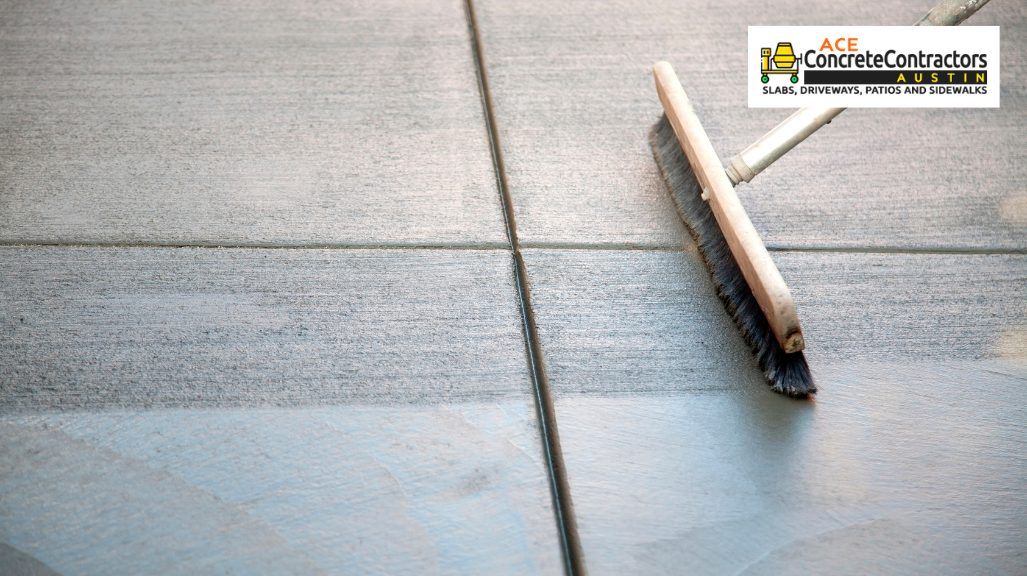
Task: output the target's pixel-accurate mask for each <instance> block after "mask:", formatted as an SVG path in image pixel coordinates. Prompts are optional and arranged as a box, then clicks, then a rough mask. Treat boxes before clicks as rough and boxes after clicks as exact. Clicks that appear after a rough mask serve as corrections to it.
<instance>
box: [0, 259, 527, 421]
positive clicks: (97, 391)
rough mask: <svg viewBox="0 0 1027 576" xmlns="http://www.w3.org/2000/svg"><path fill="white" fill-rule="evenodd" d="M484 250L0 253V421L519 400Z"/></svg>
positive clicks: (510, 329) (515, 314)
mask: <svg viewBox="0 0 1027 576" xmlns="http://www.w3.org/2000/svg"><path fill="white" fill-rule="evenodd" d="M511 265H512V262H511V259H510V255H509V253H507V252H506V251H502V250H495V251H476V250H449V251H446V250H321V249H275V250H269V249H263V250H256V249H210V248H157V249H153V248H64V247H0V276H3V277H5V278H14V279H17V281H16V282H7V283H4V284H2V285H0V302H3V305H2V307H0V327H2V329H3V334H4V336H3V339H2V340H0V392H2V394H0V407H3V408H32V409H42V408H62V409H69V408H110V407H112V406H197V405H209V406H226V405H269V404H270V405H310V404H335V403H348V402H353V401H359V402H419V403H433V404H438V403H445V402H459V401H461V400H474V401H489V400H495V399H501V398H505V397H511V396H512V397H522V398H526V397H527V396H528V395H530V394H531V393H532V388H531V382H530V379H529V374H528V373H527V372H526V371H525V366H526V365H527V359H526V357H525V355H524V344H523V340H522V337H521V324H520V313H519V310H518V308H517V304H516V300H515V298H514V295H515V288H514V285H513V275H512V266H511Z"/></svg>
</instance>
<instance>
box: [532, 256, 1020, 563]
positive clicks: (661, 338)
mask: <svg viewBox="0 0 1027 576" xmlns="http://www.w3.org/2000/svg"><path fill="white" fill-rule="evenodd" d="M774 256H775V259H776V260H777V262H778V264H779V265H780V267H781V269H782V273H783V274H784V276H785V278H786V279H788V281H789V283H790V285H791V287H792V289H793V292H794V294H795V297H796V300H797V303H798V305H799V310H800V315H801V318H802V321H803V323H804V331H805V333H806V335H807V350H806V354H807V357H808V359H809V362H810V365H811V367H812V369H813V373H814V376H815V377H816V379H817V384H818V386H819V387H820V390H821V391H820V393H819V394H818V396H817V398H816V400H814V401H810V402H803V401H795V400H791V399H787V398H784V397H780V396H778V395H776V394H774V393H773V392H771V391H770V390H769V389H768V387H767V386H766V384H765V383H764V382H763V380H762V375H761V374H760V372H759V370H758V368H757V367H756V365H755V362H754V361H753V360H752V356H751V355H750V354H749V352H748V350H747V349H746V347H745V346H744V344H743V343H742V342H741V338H740V336H739V335H738V333H737V331H736V330H735V328H734V326H733V325H732V324H731V321H730V319H729V317H728V316H727V313H726V312H725V311H724V310H723V309H722V307H721V305H720V302H719V301H718V300H717V298H716V296H715V295H714V293H713V290H712V287H711V286H710V282H709V281H708V279H707V278H706V277H705V271H704V270H702V264H701V263H699V262H698V260H697V257H696V255H694V254H692V253H690V252H669V251H668V252H652V251H601V250H574V251H567V250H562V251H557V250H529V251H527V253H526V257H527V261H528V265H529V271H530V274H531V287H532V297H533V302H534V304H535V307H536V320H537V322H538V331H539V335H540V338H541V345H542V349H543V351H544V355H545V359H546V367H547V371H548V374H549V378H550V384H551V386H552V388H553V389H554V390H555V391H556V394H557V400H556V413H557V419H558V422H559V425H560V435H561V443H562V446H563V453H564V458H565V460H566V464H567V472H568V478H569V481H570V486H571V495H572V497H573V499H574V503H575V509H576V514H577V519H578V526H579V529H580V532H581V537H582V542H583V545H584V550H585V560H586V563H587V564H588V566H589V568H590V570H591V573H594V574H625V573H647V574H650V573H661V574H680V573H689V574H725V573H728V574H739V573H745V574H859V573H875V574H882V573H887V574H908V573H932V574H935V573H937V574H966V573H989V574H1018V573H1022V572H1023V570H1024V568H1025V567H1027V560H1025V557H1024V554H1023V545H1022V543H1023V541H1024V540H1025V538H1027V486H1025V485H1024V483H1023V481H1022V479H1023V478H1024V474H1025V473H1027V460H1025V459H1024V458H1023V453H1024V448H1025V447H1027V437H1025V435H1024V424H1023V423H1024V422H1025V421H1027V411H1025V409H1024V406H1025V405H1027V393H1025V391H1027V388H1025V387H1024V385H1023V384H1024V382H1025V381H1027V310H1025V306H1027V304H1025V302H1027V299H1025V298H1024V296H1025V295H1027V275H1025V273H1024V272H1025V270H1027V257H1024V256H1020V255H1016V256H1010V255H965V254H964V255H955V254H872V253H853V254H839V253H799V252H796V253H775V254H774Z"/></svg>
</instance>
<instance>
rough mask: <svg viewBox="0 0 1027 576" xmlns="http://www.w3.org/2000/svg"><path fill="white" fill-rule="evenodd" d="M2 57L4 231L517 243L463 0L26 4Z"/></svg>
mask: <svg viewBox="0 0 1027 576" xmlns="http://www.w3.org/2000/svg"><path fill="white" fill-rule="evenodd" d="M0 55H2V57H0V77H2V78H3V82H2V83H0V240H5V241H12V240H13V241H34V242H35V241H41V242H148V243H152V242H155V243H172V244H173V243H203V244H214V245H217V244H219V243H227V244H267V243H272V244H276V243H277V244H283V243H284V244H295V243H341V244H362V245H364V244H370V245H375V244H383V243H385V244H395V243H420V244H425V243H428V244H440V243H493V244H495V243H503V242H505V240H506V237H505V234H504V231H503V220H502V212H501V209H500V203H499V198H498V196H497V193H496V186H495V176H494V172H493V169H492V163H491V157H490V153H489V145H488V138H487V131H486V129H485V123H484V117H483V112H482V107H481V97H480V95H479V91H478V85H477V80H476V77H475V68H474V61H473V57H472V52H471V49H470V37H469V35H468V31H467V23H466V19H465V15H464V11H463V2H461V1H460V0H446V1H443V2H436V1H416V2H398V1H388V2H359V3H354V2H314V1H299V2H273V1H257V2H245V3H233V2H218V3H207V2H171V3H168V2H155V1H149V0H147V1H143V2H117V3H111V2H97V1H92V0H90V1H80V0H73V1H52V2H14V3H10V2H8V3H5V7H4V9H3V16H2V17H0Z"/></svg>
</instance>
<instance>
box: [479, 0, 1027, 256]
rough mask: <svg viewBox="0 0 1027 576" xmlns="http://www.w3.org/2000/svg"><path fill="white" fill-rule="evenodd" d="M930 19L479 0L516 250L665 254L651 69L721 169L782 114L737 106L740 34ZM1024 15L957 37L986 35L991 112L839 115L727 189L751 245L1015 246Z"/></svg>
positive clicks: (994, 17)
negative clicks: (747, 219) (993, 100)
mask: <svg viewBox="0 0 1027 576" xmlns="http://www.w3.org/2000/svg"><path fill="white" fill-rule="evenodd" d="M932 4H933V2H911V1H906V2H900V3H898V4H896V5H893V6H889V8H888V9H887V10H882V9H881V8H880V7H878V6H877V5H873V4H868V3H859V2H826V1H821V2H812V3H811V2H801V1H798V0H786V1H783V2H778V3H775V4H774V7H773V10H768V9H767V5H766V4H764V3H759V2H749V1H744V0H738V1H733V2H726V3H725V2H717V3H709V2H706V3H701V4H698V5H688V6H685V5H683V4H681V3H680V2H669V1H666V2H656V3H648V4H646V5H644V6H641V5H639V4H638V3H635V2H604V3H602V4H601V5H597V4H596V3H595V2H587V1H571V2H561V3H558V4H554V3H552V2H545V1H528V2H497V1H492V0H479V1H478V2H476V5H477V6H478V13H479V20H480V22H481V28H482V31H483V34H482V35H483V41H484V44H485V52H486V58H487V62H488V71H489V76H490V80H491V84H492V90H493V99H494V100H495V108H496V114H497V116H498V123H499V128H500V134H501V136H502V139H503V144H504V146H503V150H504V153H505V156H506V165H507V168H508V171H509V177H510V185H511V191H512V193H513V197H514V203H515V207H516V212H517V218H518V225H519V228H520V237H521V240H522V242H524V243H525V244H526V245H533V244H534V245H539V244H554V243H555V244H560V243H578V244H602V245H616V244H635V245H647V246H648V245H652V246H666V247H673V246H679V245H680V244H681V241H680V229H679V226H678V224H677V222H675V221H673V219H671V218H670V217H669V215H670V214H672V213H673V209H672V208H670V207H669V204H668V203H667V202H666V198H665V197H664V194H665V193H664V192H662V191H663V190H664V188H663V186H662V184H661V182H660V180H659V175H658V173H657V172H656V169H655V168H654V166H653V162H652V158H651V155H650V152H649V148H648V146H647V143H646V133H647V131H648V129H649V127H650V126H651V125H652V124H654V123H655V122H656V121H657V119H658V118H659V115H660V113H661V109H660V105H659V102H658V100H657V98H656V94H655V92H654V89H653V85H652V79H651V73H650V69H651V66H652V64H653V62H654V61H656V60H659V59H667V60H670V61H671V62H672V63H674V64H675V65H676V67H677V70H678V74H679V76H681V79H682V82H683V83H684V84H685V88H686V89H687V90H688V91H689V93H690V95H691V96H692V99H693V101H694V102H695V103H696V105H697V109H698V112H699V115H700V118H701V119H702V121H703V123H704V126H705V128H706V130H707V131H708V133H709V135H710V137H711V139H712V141H713V144H714V146H715V147H716V149H717V150H718V151H719V152H720V154H721V157H722V158H725V159H726V158H729V157H730V156H732V155H733V154H735V153H736V152H738V151H739V150H741V149H742V148H744V147H745V146H747V145H748V144H749V143H751V142H752V141H753V140H755V139H756V138H758V137H759V136H760V135H762V134H763V133H764V132H765V131H766V130H768V129H770V128H772V127H773V126H774V125H775V124H777V123H778V122H779V121H780V120H782V119H783V118H785V117H786V116H787V114H789V113H790V111H788V110H758V109H753V110H749V109H748V108H747V107H746V106H747V104H746V96H745V83H746V79H745V69H746V68H745V61H746V60H745V58H746V56H745V50H746V26H748V25H750V24H765V25H775V24H780V25H784V24H807V25H827V24H866V25H874V24H876V25H896V24H907V23H912V22H914V21H915V20H917V19H918V18H919V17H920V16H922V15H923V14H924V13H925V12H926V11H927V9H928V8H929V7H930V6H931V5H932ZM1025 17H1027V8H1025V6H1024V4H1023V3H1009V2H1006V3H992V4H990V5H988V6H987V7H985V8H984V9H982V10H981V12H980V13H978V14H977V15H975V16H974V17H973V19H972V21H971V22H970V23H973V24H980V25H1001V26H1002V47H1001V48H1002V72H1003V75H1002V79H1003V82H1002V92H1001V101H1002V108H1001V109H998V110H853V111H849V112H846V113H845V114H843V115H842V116H841V117H839V118H838V119H837V120H836V121H835V122H834V123H832V125H831V126H829V127H827V128H825V129H824V130H823V131H822V132H821V133H818V134H817V135H815V136H814V137H813V139H812V140H811V141H809V142H807V143H805V144H804V145H802V146H799V147H798V148H797V149H795V150H794V151H792V152H791V153H789V155H787V156H786V157H785V158H783V159H782V160H780V161H779V163H778V164H777V165H775V166H773V167H771V168H770V169H768V170H767V172H766V173H764V174H763V175H762V176H760V177H759V178H758V179H757V180H756V181H755V182H754V183H753V184H751V185H746V186H743V187H741V188H739V193H740V196H741V198H742V201H743V202H744V204H745V206H746V207H747V209H748V210H749V213H750V215H751V217H752V219H753V221H754V224H755V225H756V228H757V229H758V230H759V231H760V232H761V234H762V235H763V236H764V238H765V240H766V241H767V242H768V244H771V245H774V246H781V247H788V246H792V247H794V246H803V247H811V246H819V247H823V246H832V247H837V246H846V247H855V246H879V247H885V246H887V247H919V248H939V247H947V248H956V247H958V248H972V249H982V248H1001V249H1015V250H1024V249H1025V248H1027V225H1025V224H1027V208H1025V207H1027V196H1025V193H1024V191H1023V182H1024V181H1025V180H1027V156H1025V154H1027V153H1025V152H1024V150H1025V147H1024V146H1023V137H1022V134H1024V133H1025V132H1027V114H1025V113H1024V112H1025V110H1027V84H1025V82H1024V80H1023V79H1024V78H1025V77H1027V37H1025V35H1027V25H1025V22H1027V18H1025ZM971 151H972V152H971Z"/></svg>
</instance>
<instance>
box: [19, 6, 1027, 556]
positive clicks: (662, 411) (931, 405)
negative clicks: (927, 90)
mask: <svg viewBox="0 0 1027 576" xmlns="http://www.w3.org/2000/svg"><path fill="white" fill-rule="evenodd" d="M932 3H933V0H916V1H904V2H901V3H899V4H897V5H894V6H889V7H888V9H887V10H882V9H881V8H880V7H878V6H875V5H873V4H872V3H871V4H868V3H832V2H813V3H809V2H798V1H796V0H785V1H784V2H781V3H777V4H775V5H774V9H773V10H770V9H768V7H767V5H766V4H764V3H757V2H743V1H740V0H739V1H732V2H728V3H723V2H721V3H713V2H700V3H696V4H690V5H688V6H685V5H682V4H680V3H673V2H665V1H660V2H656V3H651V4H646V5H640V4H638V3H635V2H627V1H622V0H618V1H615V2H604V3H587V2H580V1H578V0H567V1H562V2H557V3H552V2H538V1H534V0H531V1H526V2H515V3H509V2H496V1H493V0H477V1H475V2H473V5H474V8H475V13H476V14H477V20H478V24H479V27H478V28H477V32H478V34H479V36H480V39H481V54H480V55H481V56H483V57H484V61H485V64H486V67H487V73H488V77H489V80H490V83H491V84H490V86H491V94H490V96H491V99H492V102H493V103H494V110H493V111H494V117H493V118H491V119H490V118H488V117H487V114H486V113H485V112H483V107H482V100H481V94H480V93H479V87H478V83H477V78H476V76H477V70H476V67H477V63H476V58H475V56H476V53H475V50H474V49H473V45H472V38H473V36H474V34H473V33H474V31H475V30H474V28H473V27H472V26H471V25H470V24H471V23H470V21H469V18H468V13H467V12H466V11H465V7H464V3H463V2H460V1H454V0H446V1H444V2H421V1H418V2H384V3H382V2H378V3H366V2H342V3H339V2H315V1H296V2H287V3H269V2H264V1H259V0H257V1H252V2H243V3H238V2H233V3H223V2H217V3H213V4H211V3H195V2H187V3H175V4H173V5H168V4H163V3H156V2H150V1H144V2H133V3H119V4H109V3H100V2H92V1H89V2H65V1H63V0H47V1H46V2H42V3H39V2H36V3H29V2H20V1H14V2H7V3H5V4H4V6H3V9H2V10H0V77H2V78H3V79H4V80H3V82H0V244H2V245H3V246H0V278H3V280H4V281H3V282H0V439H2V440H3V441H2V442H0V573H5V574H6V573H13V574H18V573H40V574H52V573H61V574H137V573H165V572H170V573H175V572H180V573H190V574H192V573H298V574H308V573H326V574H335V573H415V574H422V573H424V574H451V573H489V574H537V573H546V574H549V573H558V572H561V571H562V570H564V569H565V567H566V558H565V557H563V555H562V554H561V540H562V536H563V535H564V534H568V533H574V532H575V527H576V529H577V530H576V533H578V534H579V535H580V536H581V541H582V544H583V547H582V550H581V553H580V558H579V559H580V560H581V562H582V563H583V564H584V565H585V567H587V568H588V570H589V573H592V574H623V573H647V574H660V573H664V574H679V573H682V572H686V573H689V574H692V573H695V574H703V573H712V574H720V573H747V574H759V573H770V574H810V573H832V574H834V573H842V574H844V573H867V572H870V573H894V574H907V573H917V572H919V573H931V574H936V573H953V574H962V573H988V574H1023V573H1025V572H1027V554H1025V551H1024V547H1023V544H1022V543H1023V542H1024V541H1027V486H1025V484H1024V480H1023V479H1024V477H1025V476H1027V474H1025V472H1027V460H1025V458H1024V454H1025V448H1027V436H1025V429H1024V424H1023V423H1024V422H1025V421H1027V419H1025V416H1027V415H1025V413H1024V408H1023V406H1024V403H1025V400H1027V398H1025V397H1024V392H1023V390H1024V386H1023V383H1024V381H1025V380H1027V309H1025V302H1027V254H1025V253H1027V216H1025V215H1027V196H1025V194H1024V182H1025V181H1027V172H1025V168H1024V166H1025V163H1024V160H1025V157H1024V149H1025V147H1024V145H1023V144H1024V141H1023V136H1022V135H1023V134H1024V133H1025V128H1027V126H1025V122H1027V120H1025V118H1027V115H1025V114H1024V105H1025V99H1027V87H1025V84H1024V81H1023V78H1024V76H1025V73H1027V71H1025V70H1024V67H1025V66H1027V63H1025V54H1024V50H1025V48H1024V47H1025V46H1027V44H1025V42H1024V34H1025V33H1027V25H1025V23H1027V22H1025V14H1027V12H1025V9H1024V6H1023V5H1022V4H1021V3H1015V2H992V3H990V4H989V5H988V6H987V7H985V8H984V9H983V10H982V12H981V13H980V14H978V15H977V16H975V18H974V20H973V21H972V22H973V23H978V24H1000V25H1001V26H1002V62H1003V64H1002V66H1003V69H1002V72H1003V90H1002V95H1001V97H1002V108H1001V109H999V110H989V111H981V110H964V111H959V110H944V111H943V110H919V111H900V110H874V111H870V110H867V111H858V110H852V111H848V112H846V113H845V114H844V115H843V116H842V117H840V118H839V119H838V120H836V121H835V122H834V123H833V124H832V125H831V126H830V127H828V128H826V129H825V130H824V131H823V132H821V133H819V134H817V135H816V136H815V137H814V139H813V140H812V141H811V142H809V143H807V144H805V145H803V146H800V147H799V148H797V149H796V150H794V151H793V152H792V153H790V154H789V155H788V156H786V157H785V158H784V159H782V160H781V161H780V163H779V164H777V165H775V166H774V167H772V168H771V169H770V170H768V171H767V172H766V173H765V174H764V175H763V176H761V177H760V179H759V180H757V182H756V183H755V184H753V185H751V186H747V187H743V188H741V189H740V195H741V196H742V200H743V202H744V203H745V205H746V207H747V208H748V209H749V211H750V214H751V215H752V217H753V220H754V222H755V224H756V226H757V228H758V229H759V230H760V232H761V233H762V234H763V235H764V237H765V239H766V240H767V242H768V244H770V245H771V246H772V247H774V248H775V251H774V253H773V254H774V258H775V260H776V261H777V262H778V264H779V265H780V267H781V269H782V272H783V273H784V275H785V278H786V279H787V280H788V281H789V283H790V284H791V286H792V289H793V291H794V293H795V295H796V297H797V299H798V301H799V305H800V314H801V315H802V319H803V323H804V328H805V331H806V334H807V338H808V341H809V350H808V357H809V360H810V364H811V366H812V368H813V371H814V374H815V376H816V377H817V379H818V381H819V384H820V386H821V388H822V392H821V393H820V395H819V397H818V398H817V400H816V401H815V402H812V403H802V402H795V401H791V400H788V399H785V398H780V397H778V396H775V395H773V394H772V393H771V392H769V391H768V390H767V388H766V386H765V384H764V383H763V382H762V380H761V379H760V376H759V373H758V371H757V370H756V368H755V366H754V365H753V362H752V359H751V357H750V356H749V354H748V352H747V351H746V350H745V348H744V346H742V344H741V342H740V341H739V337H738V335H737V333H736V332H735V331H734V329H733V327H732V326H731V324H730V321H729V320H728V318H727V315H726V313H725V312H724V311H723V309H722V307H721V305H720V303H719V302H718V301H717V299H716V297H715V295H714V294H713V293H712V290H711V287H710V285H709V280H708V279H707V276H706V272H705V269H704V268H703V266H702V265H701V264H700V263H699V262H698V260H697V257H696V255H695V253H694V247H693V246H692V244H691V242H690V240H689V239H688V238H687V234H686V233H685V231H684V228H683V226H682V225H681V223H680V221H679V219H678V217H677V215H676V213H675V211H674V206H673V202H671V200H670V197H669V196H668V193H667V190H666V189H665V187H664V185H663V182H662V181H661V180H660V179H659V174H658V171H657V168H656V165H655V163H654V162H653V160H652V157H651V154H650V152H649V149H648V146H647V144H646V133H647V131H648V129H649V127H650V126H651V125H652V124H653V123H654V122H655V121H656V120H657V118H658V116H659V105H658V102H657V100H656V97H655V94H654V93H653V89H652V82H651V79H650V76H649V67H650V66H651V64H652V62H653V61H654V60H657V59H660V58H666V59H669V60H671V61H672V62H674V63H675V64H676V65H677V67H678V72H679V74H680V75H681V76H682V79H683V80H684V81H685V82H686V86H687V88H688V90H689V91H690V94H691V95H692V96H693V97H694V99H695V101H696V102H697V103H698V105H699V113H700V115H701V117H702V119H703V122H704V124H705V126H706V129H707V130H708V132H709V134H710V136H711V138H712V139H713V143H714V145H715V146H716V148H717V149H718V150H719V151H720V153H721V155H722V156H724V157H727V156H729V155H730V154H732V153H734V152H735V151H736V150H738V149H740V148H742V147H744V146H745V145H747V144H748V143H749V142H750V141H751V140H752V139H754V138H756V137H757V136H758V135H760V134H761V133H762V132H763V131H765V130H766V129H768V128H770V127H771V126H773V125H774V124H775V123H776V122H778V120H779V119H780V118H782V117H783V116H784V115H785V114H786V113H787V111H783V110H782V111H768V110H751V111H750V110H748V109H746V108H745V101H744V98H745V97H744V89H743V87H744V82H745V80H744V73H741V72H739V70H740V69H741V66H742V63H743V61H744V57H745V55H744V46H745V26H747V25H749V24H843V23H854V24H892V23H906V22H912V21H914V20H916V19H917V18H918V17H919V16H920V15H922V14H923V13H924V12H925V11H926V10H927V8H928V7H929V6H930V5H931V4H932ZM489 120H491V121H492V126H491V128H493V129H495V133H496V134H498V137H499V140H500V144H501V148H500V151H501V153H502V156H503V158H504V160H505V166H506V169H507V170H506V174H505V176H506V182H507V183H508V184H509V186H508V188H507V189H506V190H505V192H508V193H509V194H510V196H511V199H512V202H511V203H512V206H513V213H512V214H511V216H512V217H513V219H515V220H516V224H517V228H518V232H519V234H518V237H519V238H520V245H521V247H524V248H525V250H524V252H523V254H524V262H525V268H526V272H527V279H528V280H529V283H530V286H526V287H523V288H526V289H527V291H528V294H529V295H530V296H531V303H532V305H533V308H530V309H522V302H521V298H520V294H519V289H520V288H522V287H520V286H518V280H517V277H516V275H515V274H513V263H514V262H515V260H514V258H513V254H512V250H511V248H512V247H511V246H510V245H509V244H508V238H509V236H508V232H507V230H506V221H505V219H504V214H503V209H502V203H501V197H502V195H501V190H499V189H498V187H497V178H496V171H495V164H494V162H493V159H492V156H491V150H490V141H489V134H490V126H489V124H490V122H489ZM178 246H181V247H178ZM219 246H225V247H226V248H217V247H219ZM526 317H527V318H528V319H531V318H533V319H534V321H535V323H536V328H537V333H538V341H537V342H532V341H531V340H530V339H529V340H528V341H526V336H525V330H524V321H525V319H526ZM528 343H531V344H533V345H537V346H538V349H539V351H540V354H539V357H538V359H539V360H540V363H539V364H538V365H534V364H533V363H531V362H529V359H528V357H527V356H526V354H525V350H526V344H528ZM536 382H541V383H542V384H546V383H548V385H549V386H550V387H551V389H552V390H553V391H554V395H555V397H547V396H546V395H545V391H546V390H547V388H546V386H544V385H543V386H541V387H536V386H535V385H534V384H535V383H536ZM536 396H539V397H541V398H542V399H543V400H553V403H554V405H555V421H556V423H557V424H559V429H560V432H561V440H562V441H561V443H560V445H559V446H558V447H559V448H561V451H558V452H562V455H563V465H564V466H563V467H562V469H563V470H566V474H567V480H568V483H567V484H568V486H569V489H568V490H561V494H558V495H559V496H560V497H561V498H562V500H561V501H562V502H567V501H568V500H567V499H568V497H572V498H573V509H572V512H573V517H571V518H562V517H560V518H558V515H557V514H556V510H557V508H554V506H553V502H554V501H553V497H552V493H551V491H550V487H551V485H552V480H553V478H552V473H553V470H554V468H555V469H558V470H559V469H561V467H560V466H559V464H560V463H559V462H557V465H556V466H554V464H553V462H552V461H551V460H550V459H549V454H550V453H551V451H550V450H547V448H553V446H549V445H548V444H547V442H548V441H550V440H551V436H549V435H548V432H546V433H543V430H542V429H541V426H540V422H539V419H538V417H537V407H536V404H535V402H536ZM559 456H560V454H559V453H558V454H557V459H559Z"/></svg>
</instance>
